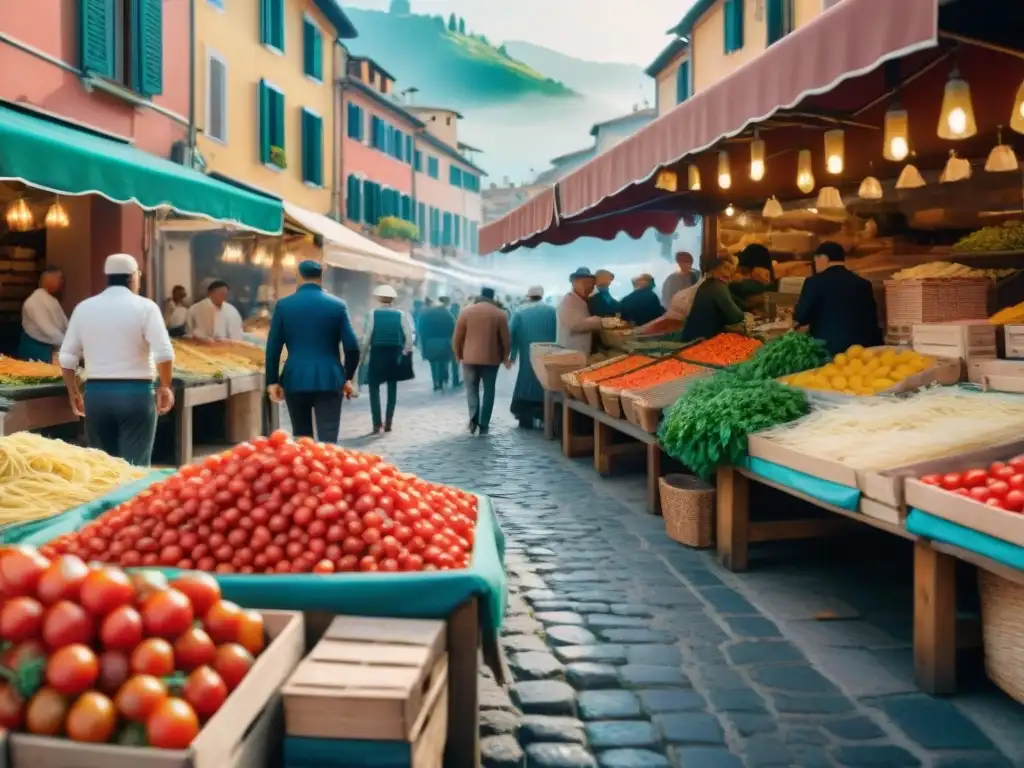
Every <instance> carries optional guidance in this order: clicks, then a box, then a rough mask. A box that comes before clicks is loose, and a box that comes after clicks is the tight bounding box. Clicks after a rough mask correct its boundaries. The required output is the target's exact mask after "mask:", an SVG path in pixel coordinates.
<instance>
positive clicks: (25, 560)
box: [0, 548, 50, 597]
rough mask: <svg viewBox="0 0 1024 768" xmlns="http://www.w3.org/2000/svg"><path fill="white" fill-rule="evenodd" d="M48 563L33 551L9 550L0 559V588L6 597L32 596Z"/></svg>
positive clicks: (24, 549) (25, 549) (26, 549)
mask: <svg viewBox="0 0 1024 768" xmlns="http://www.w3.org/2000/svg"><path fill="white" fill-rule="evenodd" d="M49 567H50V561H49V560H47V559H46V558H45V557H43V556H42V555H40V554H39V553H38V552H36V551H35V550H34V549H28V548H14V549H9V550H7V551H5V552H4V553H3V556H2V557H0V587H2V589H3V593H4V594H5V595H6V596H7V597H17V596H19V595H33V594H35V591H36V585H37V584H39V579H41V578H42V576H43V572H44V571H45V570H46V569H47V568H49Z"/></svg>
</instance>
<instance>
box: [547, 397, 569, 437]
mask: <svg viewBox="0 0 1024 768" xmlns="http://www.w3.org/2000/svg"><path fill="white" fill-rule="evenodd" d="M564 402H565V395H563V394H562V393H561V392H552V391H551V390H547V389H545V390H544V439H545V440H554V439H555V437H556V434H555V433H556V429H555V427H556V425H557V424H558V423H559V419H560V418H561V415H562V413H561V412H562V408H563V403H564Z"/></svg>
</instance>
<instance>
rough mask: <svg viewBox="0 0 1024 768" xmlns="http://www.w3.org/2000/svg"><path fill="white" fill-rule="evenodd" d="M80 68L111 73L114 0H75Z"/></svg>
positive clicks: (101, 74) (108, 74)
mask: <svg viewBox="0 0 1024 768" xmlns="http://www.w3.org/2000/svg"><path fill="white" fill-rule="evenodd" d="M78 7H79V19H78V24H79V30H78V31H79V38H80V39H79V50H80V52H81V67H82V70H83V71H85V72H88V73H89V74H92V75H98V76H100V77H107V78H112V77H114V0H79V6H78Z"/></svg>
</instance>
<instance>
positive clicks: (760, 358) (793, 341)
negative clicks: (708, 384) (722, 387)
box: [731, 332, 832, 379]
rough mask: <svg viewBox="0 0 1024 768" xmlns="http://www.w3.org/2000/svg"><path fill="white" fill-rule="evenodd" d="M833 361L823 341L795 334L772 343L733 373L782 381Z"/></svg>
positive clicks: (807, 335)
mask: <svg viewBox="0 0 1024 768" xmlns="http://www.w3.org/2000/svg"><path fill="white" fill-rule="evenodd" d="M831 359H832V356H831V355H829V353H828V350H827V349H826V348H825V343H824V342H823V341H821V340H819V339H816V338H814V337H813V336H810V335H809V334H806V333H796V332H792V333H787V334H785V335H783V336H780V337H779V338H777V339H773V340H772V341H769V342H768V343H767V344H765V345H764V346H763V347H761V348H760V349H759V350H757V352H756V353H755V354H754V356H753V357H752V358H750V359H749V360H747V361H746V362H744V363H740V364H739V365H736V366H733V367H732V369H731V370H732V371H733V372H734V373H737V374H739V375H740V376H743V377H744V378H750V379H778V378H780V377H781V376H788V375H790V374H791V373H799V372H800V371H806V370H808V369H810V368H817V367H819V366H822V365H825V363H827V362H828V361H829V360H831Z"/></svg>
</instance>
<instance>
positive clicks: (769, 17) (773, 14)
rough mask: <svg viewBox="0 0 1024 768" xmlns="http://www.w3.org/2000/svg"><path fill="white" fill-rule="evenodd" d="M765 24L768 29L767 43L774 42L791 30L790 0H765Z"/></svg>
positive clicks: (791, 13)
mask: <svg viewBox="0 0 1024 768" xmlns="http://www.w3.org/2000/svg"><path fill="white" fill-rule="evenodd" d="M765 26H766V27H767V31H768V40H767V44H768V45H771V44H772V43H776V42H778V41H779V40H781V39H782V38H784V37H785V36H786V35H788V34H789V33H790V32H792V31H793V2H792V0H766V2H765Z"/></svg>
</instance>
